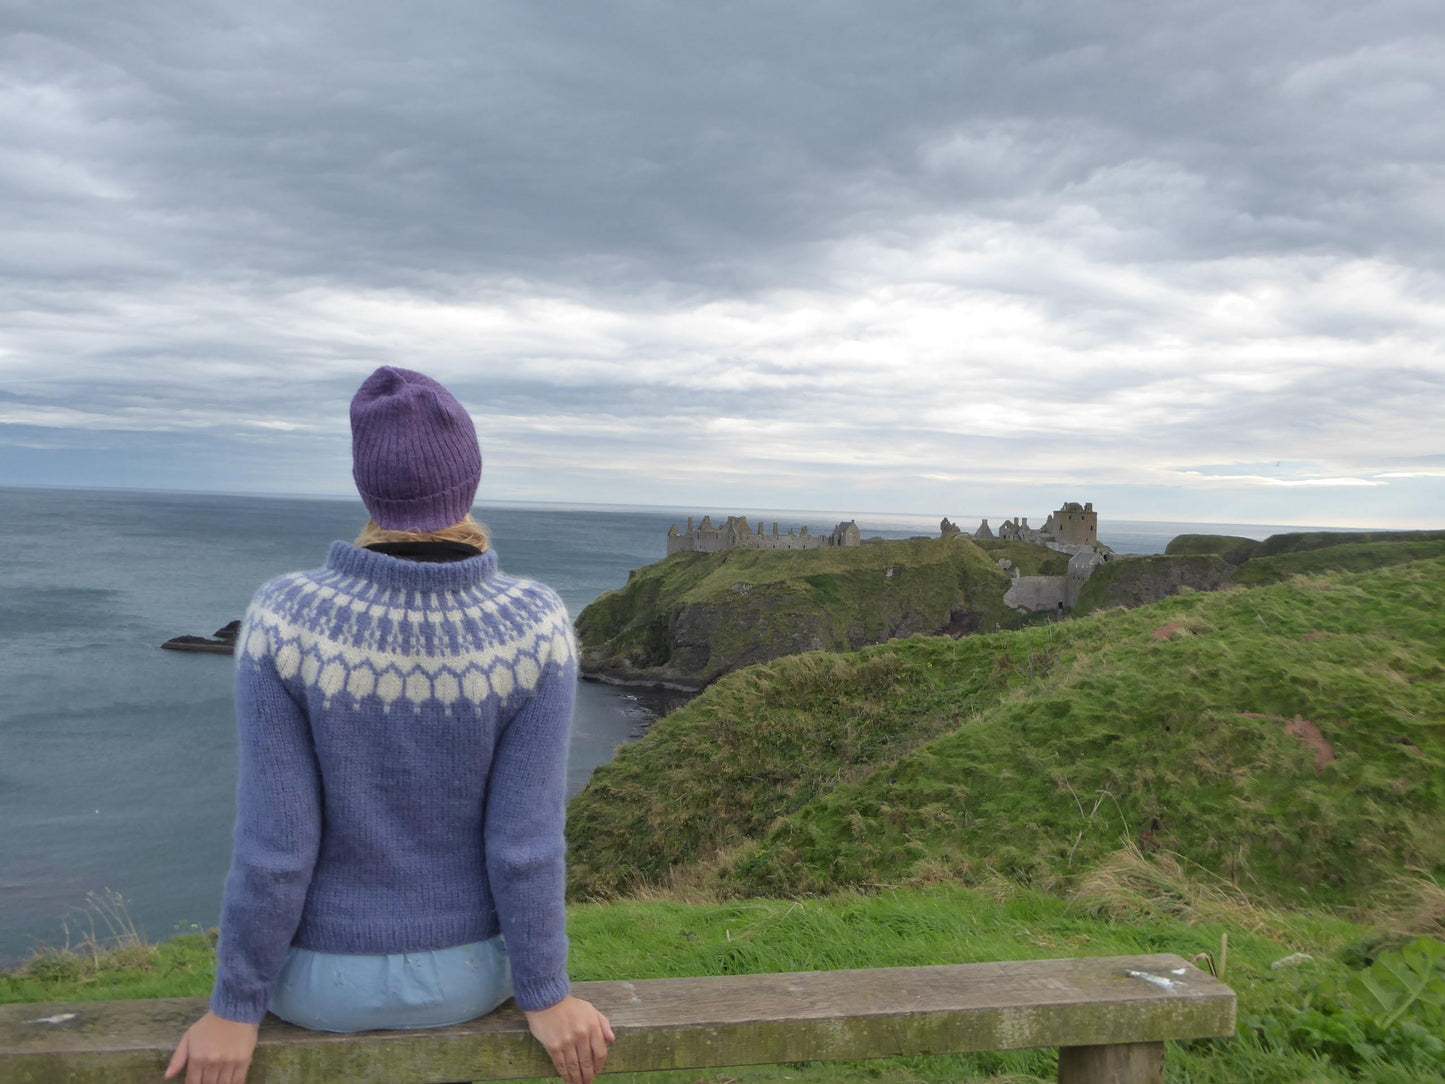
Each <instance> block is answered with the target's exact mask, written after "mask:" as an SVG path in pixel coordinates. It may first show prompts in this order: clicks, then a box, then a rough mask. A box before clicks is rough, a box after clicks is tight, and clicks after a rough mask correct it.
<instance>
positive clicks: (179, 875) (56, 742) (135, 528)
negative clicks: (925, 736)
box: [0, 488, 1286, 961]
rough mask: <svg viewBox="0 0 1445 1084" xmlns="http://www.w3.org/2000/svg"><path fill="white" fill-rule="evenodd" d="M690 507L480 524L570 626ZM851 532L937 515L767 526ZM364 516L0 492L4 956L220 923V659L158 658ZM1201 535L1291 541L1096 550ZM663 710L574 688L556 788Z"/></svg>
mask: <svg viewBox="0 0 1445 1084" xmlns="http://www.w3.org/2000/svg"><path fill="white" fill-rule="evenodd" d="M689 511H691V512H692V513H693V514H697V515H701V514H703V513H704V512H711V513H712V514H713V515H714V518H716V517H717V515H718V513H719V511H722V512H724V513H726V511H727V510H718V509H694V510H684V511H682V512H673V511H668V510H661V509H643V508H614V507H587V508H563V507H558V506H545V505H515V504H509V505H497V506H491V507H488V506H479V507H478V509H477V512H478V515H479V517H480V518H482V519H483V520H484V521H485V522H486V523H487V524H488V526H489V527H490V528H491V531H492V536H493V541H494V545H495V548H496V550H497V552H498V556H499V558H500V560H501V564H502V567H503V568H504V569H505V570H506V571H507V572H510V573H514V574H517V575H522V576H528V577H531V578H533V579H538V580H542V581H543V582H545V583H548V584H551V585H552V587H553V588H555V589H556V590H557V592H558V593H559V594H560V595H561V596H562V598H563V600H564V601H565V602H566V603H567V607H568V609H569V610H570V611H571V613H572V614H573V615H574V616H575V615H576V614H577V613H578V612H580V611H581V609H582V608H583V607H584V606H585V605H587V603H589V602H591V601H592V600H593V599H594V598H596V597H597V595H598V594H600V593H601V592H602V591H605V590H608V589H610V588H616V587H620V586H622V585H623V584H624V583H625V582H626V580H627V573H628V571H629V570H630V569H634V568H640V567H641V566H643V565H646V564H650V563H651V562H653V561H656V560H658V559H659V558H661V557H662V556H663V554H664V552H665V549H666V541H665V539H666V532H667V529H668V527H669V526H670V525H671V524H673V523H677V522H681V521H685V520H686V517H687V515H688V514H689ZM950 515H952V518H953V519H954V520H955V521H956V522H959V523H960V524H962V525H963V526H964V527H965V528H969V527H972V526H975V525H976V524H977V517H976V516H968V517H964V516H959V515H953V514H952V513H950ZM855 516H856V518H857V520H858V524H859V526H860V528H862V531H863V535H864V537H865V538H866V537H869V536H870V535H884V536H885V537H893V538H898V537H907V536H909V535H914V534H936V533H937V530H938V517H937V516H898V515H880V516H868V515H865V514H858V513H848V514H846V515H845V514H841V513H828V512H806V513H789V512H778V513H773V512H768V513H767V515H766V519H767V520H768V521H772V520H773V519H777V520H779V521H780V522H781V523H782V524H783V527H784V529H787V527H790V526H801V525H803V524H807V526H808V528H809V530H811V531H815V532H816V531H824V532H827V531H830V530H831V529H832V528H833V526H834V525H835V524H836V523H837V522H838V521H839V520H840V519H846V518H854V517H855ZM1041 518H1042V517H1041ZM364 520H365V513H364V511H363V510H362V508H361V505H360V502H359V501H356V500H323V499H288V498H261V497H237V496H218V495H195V494H162V493H138V492H124V491H97V492H87V491H79V490H44V489H18V488H0V552H3V553H4V555H5V558H4V566H3V568H4V571H3V573H0V586H3V590H0V961H4V960H6V959H10V960H13V959H16V958H19V957H22V956H24V955H26V954H28V953H29V952H31V951H32V950H33V949H34V948H35V947H36V945H37V943H39V942H45V943H49V944H55V943H58V942H60V941H61V940H62V937H63V926H62V921H63V920H64V919H65V918H66V917H67V916H70V918H71V927H72V929H74V928H75V921H74V919H75V916H76V913H77V909H78V908H79V907H80V906H81V905H82V904H83V903H84V902H85V898H86V894H87V893H88V892H100V891H102V890H105V889H110V890H113V891H115V892H119V893H120V894H121V895H122V896H124V897H125V899H126V901H127V903H128V910H129V914H130V916H131V917H132V918H133V919H134V920H135V921H136V922H137V924H138V925H139V926H140V927H141V928H142V929H143V931H144V933H145V934H146V935H147V936H148V937H150V938H151V939H153V940H159V939H161V938H164V937H166V936H167V935H169V934H170V933H171V932H172V931H174V930H175V929H177V928H179V927H181V926H183V925H185V924H188V923H198V924H200V925H201V926H203V927H204V926H211V925H214V924H215V922H216V918H217V914H218V912H219V908H220V891H221V883H222V880H223V879H224V876H225V871H226V865H227V862H228V860H229V848H230V832H231V819H232V815H233V795H234V789H235V736H234V723H233V720H232V716H231V662H230V660H229V659H227V658H225V657H224V656H214V655H191V654H180V653H176V652H169V651H161V650H159V646H160V644H161V643H162V642H163V641H164V640H167V639H169V638H170V637H172V636H176V635H180V634H182V633H191V634H197V635H208V634H210V633H211V632H213V631H214V630H215V629H218V628H220V627H221V626H222V625H224V624H225V623H226V622H228V621H230V620H231V619H232V618H236V617H240V616H241V615H242V613H243V612H244V611H245V608H246V604H247V602H248V601H249V599H250V597H251V594H252V592H254V590H255V589H256V587H257V586H258V585H260V584H261V583H262V581H264V580H266V579H269V578H270V577H271V576H273V575H276V574H277V573H280V572H285V571H289V570H292V569H298V568H314V567H316V566H317V565H319V564H321V562H322V560H323V559H324V557H325V554H326V550H327V548H328V546H329V545H330V543H331V541H332V540H333V539H336V538H352V537H354V536H355V534H356V531H357V529H358V528H359V526H360V525H361V523H362V522H364ZM1194 529H1199V530H1209V531H1216V532H1221V533H1230V534H1244V535H1249V536H1251V537H1258V538H1262V537H1264V536H1265V535H1267V534H1269V533H1272V532H1273V531H1274V530H1284V529H1286V528H1270V527H1248V526H1236V525H1224V526H1221V525H1214V526H1210V527H1200V526H1198V525H1192V524H1166V523H1114V524H1103V525H1101V527H1100V532H1099V533H1100V538H1101V540H1102V541H1104V542H1106V543H1107V544H1109V545H1112V546H1114V548H1115V549H1118V550H1120V551H1123V552H1132V553H1157V552H1160V551H1162V550H1163V548H1164V545H1165V544H1166V543H1167V542H1168V540H1169V539H1170V538H1172V537H1174V535H1176V534H1179V533H1182V532H1184V531H1187V530H1194ZM657 710H666V705H665V703H664V702H663V701H661V700H659V699H658V698H657V697H653V696H649V695H647V694H644V693H638V692H633V691H626V690H619V689H614V688H610V687H607V686H602V685H594V684H591V683H588V682H584V683H582V686H581V690H580V693H579V703H578V713H577V720H576V725H575V730H574V735H573V742H572V747H571V760H570V763H569V786H570V788H571V791H572V792H573V793H575V792H576V791H578V790H580V789H581V788H582V787H583V786H584V785H585V783H586V781H587V778H588V777H589V776H590V775H591V773H592V771H593V769H594V768H596V767H597V765H599V764H602V763H604V762H605V761H607V760H608V759H609V758H611V756H612V754H613V752H614V751H615V750H616V748H617V746H618V745H619V744H622V743H624V742H626V741H628V740H630V739H632V738H634V737H636V736H637V735H638V734H640V733H641V732H643V731H644V730H645V728H646V726H647V724H648V723H649V722H650V721H651V719H652V718H653V717H654V713H655V712H656V711H657ZM102 932H103V931H102Z"/></svg>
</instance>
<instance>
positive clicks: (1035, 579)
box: [1003, 576, 1068, 611]
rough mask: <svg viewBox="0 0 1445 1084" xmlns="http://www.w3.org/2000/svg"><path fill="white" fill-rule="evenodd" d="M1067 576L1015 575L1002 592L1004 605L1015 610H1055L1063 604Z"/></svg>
mask: <svg viewBox="0 0 1445 1084" xmlns="http://www.w3.org/2000/svg"><path fill="white" fill-rule="evenodd" d="M1067 579H1068V577H1067V576H1015V577H1014V582H1013V585H1012V586H1011V587H1010V588H1009V589H1008V590H1007V591H1006V592H1004V596H1003V601H1004V605H1005V606H1012V607H1013V608H1014V609H1016V610H1029V611H1036V610H1057V609H1058V608H1059V607H1060V606H1061V605H1063V604H1064V597H1065V595H1066V593H1067V583H1066V581H1067Z"/></svg>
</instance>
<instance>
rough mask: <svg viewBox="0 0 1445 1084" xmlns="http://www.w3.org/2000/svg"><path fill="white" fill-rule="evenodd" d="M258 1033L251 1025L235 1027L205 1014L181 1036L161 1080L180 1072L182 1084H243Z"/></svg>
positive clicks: (232, 1022) (249, 1066) (223, 1020)
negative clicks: (182, 1077) (183, 1080)
mask: <svg viewBox="0 0 1445 1084" xmlns="http://www.w3.org/2000/svg"><path fill="white" fill-rule="evenodd" d="M258 1032H259V1029H258V1028H257V1027H256V1025H255V1024H239V1023H237V1022H236V1021H234V1020H226V1019H224V1018H223V1017H220V1016H217V1015H216V1014H215V1013H213V1012H208V1013H206V1015H205V1016H203V1017H201V1018H200V1019H199V1020H197V1021H196V1022H195V1023H194V1024H192V1025H191V1027H190V1030H189V1031H187V1032H186V1033H185V1034H184V1035H182V1036H181V1041H180V1043H179V1045H177V1047H176V1052H175V1053H174V1054H172V1055H171V1063H170V1065H168V1066H166V1077H165V1078H166V1079H167V1080H170V1079H172V1078H173V1077H177V1076H179V1075H180V1074H181V1072H182V1071H184V1072H185V1074H186V1082H185V1084H246V1071H247V1070H248V1069H250V1068H251V1055H252V1054H254V1053H255V1051H256V1036H257V1034H258Z"/></svg>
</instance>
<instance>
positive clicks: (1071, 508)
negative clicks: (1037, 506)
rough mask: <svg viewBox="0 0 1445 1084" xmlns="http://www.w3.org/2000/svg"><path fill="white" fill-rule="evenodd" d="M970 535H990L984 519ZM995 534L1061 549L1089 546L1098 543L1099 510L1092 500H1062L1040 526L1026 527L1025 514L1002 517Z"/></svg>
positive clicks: (1062, 550) (986, 536)
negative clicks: (1005, 518) (1060, 505)
mask: <svg viewBox="0 0 1445 1084" xmlns="http://www.w3.org/2000/svg"><path fill="white" fill-rule="evenodd" d="M973 537H974V538H992V537H994V535H993V532H992V531H990V530H989V529H988V520H984V521H983V523H981V524H980V525H979V529H978V531H977V532H975V533H974V536H973ZM998 537H999V538H1001V539H1004V540H1005V541H1016V542H1032V543H1033V544H1034V545H1036V546H1048V547H1049V548H1050V549H1057V550H1060V551H1061V552H1077V550H1078V549H1079V548H1082V547H1088V548H1089V549H1092V548H1094V547H1095V546H1097V545H1098V544H1099V514H1098V513H1097V512H1095V511H1094V505H1093V502H1092V501H1091V502H1089V503H1087V504H1082V505H1081V504H1079V502H1078V501H1065V502H1064V504H1063V506H1062V507H1061V508H1060V509H1059V510H1058V511H1057V512H1050V513H1049V518H1048V519H1047V520H1045V521H1044V525H1043V526H1042V527H1039V528H1037V529H1035V528H1033V527H1030V526H1029V517H1028V516H1022V517H1020V518H1019V519H1010V520H1005V521H1004V522H1003V524H1002V525H1001V526H1000V527H999V529H998ZM1064 547H1069V548H1068V549H1065V548H1064Z"/></svg>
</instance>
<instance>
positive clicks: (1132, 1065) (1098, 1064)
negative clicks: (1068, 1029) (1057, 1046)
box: [1059, 1043, 1164, 1084]
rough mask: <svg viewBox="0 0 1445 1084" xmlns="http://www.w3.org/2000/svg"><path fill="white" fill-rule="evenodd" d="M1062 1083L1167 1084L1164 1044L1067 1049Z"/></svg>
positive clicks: (1061, 1067)
mask: <svg viewBox="0 0 1445 1084" xmlns="http://www.w3.org/2000/svg"><path fill="white" fill-rule="evenodd" d="M1059 1084H1164V1044H1163V1043H1116V1044H1113V1045H1111V1046H1066V1047H1064V1048H1063V1049H1061V1050H1060V1051H1059Z"/></svg>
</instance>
